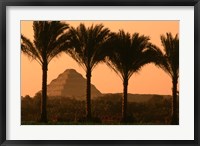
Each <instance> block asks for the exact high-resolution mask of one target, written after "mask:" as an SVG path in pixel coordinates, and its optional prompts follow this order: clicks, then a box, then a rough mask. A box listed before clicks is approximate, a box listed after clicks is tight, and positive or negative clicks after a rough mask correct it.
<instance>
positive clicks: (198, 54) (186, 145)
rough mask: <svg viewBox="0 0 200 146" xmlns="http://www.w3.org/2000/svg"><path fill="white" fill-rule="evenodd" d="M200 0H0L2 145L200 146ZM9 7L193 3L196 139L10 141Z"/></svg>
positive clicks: (0, 140)
mask: <svg viewBox="0 0 200 146" xmlns="http://www.w3.org/2000/svg"><path fill="white" fill-rule="evenodd" d="M199 1H200V0H0V144H1V145H2V146H11V145H12V146H22V145H27V146H34V145H37V146H53V145H56V146H57V145H59V146H62V145H63V146H64V145H65V146H66V145H67V146H72V145H73V146H80V145H81V146H88V145H91V146H92V145H98V146H101V145H114V146H123V145H125V146H126V145H131V146H139V145H140V146H155V145H157V146H173V145H176V146H198V145H200V135H199V132H200V126H199V123H200V116H199V113H200V108H199V107H198V105H200V100H199V99H198V98H199V97H198V96H199V93H200V90H198V86H199V83H200V78H199V76H198V73H199V72H200V67H199V65H200V51H199V50H198V49H199V47H200V29H199V26H200V2H199ZM7 6H194V126H195V127H194V140H7V139H6V7H7ZM16 132H17V131H16Z"/></svg>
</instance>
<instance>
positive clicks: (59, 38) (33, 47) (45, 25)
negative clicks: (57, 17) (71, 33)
mask: <svg viewBox="0 0 200 146" xmlns="http://www.w3.org/2000/svg"><path fill="white" fill-rule="evenodd" d="M68 28H69V26H68V24H65V23H62V22H60V21H34V22H33V30H34V40H33V42H31V40H29V39H28V38H26V37H25V36H24V35H21V50H22V52H23V53H24V54H26V55H27V56H28V57H30V58H31V59H33V60H36V61H37V62H38V63H39V64H40V65H41V66H42V99H41V117H40V121H41V122H47V109H46V104H47V71H48V64H49V62H50V61H51V60H52V59H53V58H54V57H56V56H58V55H59V54H60V53H61V51H62V50H64V49H66V48H67V45H68V41H67V39H66V35H65V30H67V29H68Z"/></svg>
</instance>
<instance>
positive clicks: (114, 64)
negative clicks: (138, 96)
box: [106, 30, 160, 122]
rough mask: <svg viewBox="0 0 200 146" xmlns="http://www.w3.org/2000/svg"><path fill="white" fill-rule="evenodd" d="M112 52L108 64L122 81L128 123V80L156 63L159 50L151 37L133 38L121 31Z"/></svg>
mask: <svg viewBox="0 0 200 146" xmlns="http://www.w3.org/2000/svg"><path fill="white" fill-rule="evenodd" d="M112 43H113V45H112V47H111V49H112V51H111V52H110V54H109V55H108V57H107V60H106V63H107V65H108V66H109V67H110V68H112V69H113V70H114V71H115V72H116V73H117V74H118V75H119V76H120V78H121V79H122V82H123V87H124V89H123V97H122V122H126V121H127V93H128V80H129V79H130V77H131V76H132V75H133V73H137V72H139V70H140V69H141V68H142V67H143V66H144V65H145V64H148V63H151V62H156V59H155V58H154V56H156V55H157V54H160V51H159V49H157V48H155V47H153V46H152V45H151V43H150V42H149V37H147V36H144V35H139V33H134V34H133V35H132V36H131V35H130V34H129V33H125V32H124V31H123V30H120V31H119V32H118V33H117V34H116V35H115V37H114V38H113V42H112Z"/></svg>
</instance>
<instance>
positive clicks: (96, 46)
mask: <svg viewBox="0 0 200 146" xmlns="http://www.w3.org/2000/svg"><path fill="white" fill-rule="evenodd" d="M109 32H110V30H109V29H108V28H105V27H104V26H103V25H102V24H98V25H92V26H90V27H88V28H87V27H86V26H85V25H84V24H82V23H81V24H80V25H79V26H78V27H77V28H74V27H71V28H70V29H69V32H68V34H69V36H70V42H71V49H69V50H68V51H67V54H69V55H70V56H71V57H72V58H73V59H74V60H75V61H77V63H78V64H79V65H80V66H81V67H82V68H83V69H84V70H85V72H86V78H87V83H86V84H87V85H86V86H87V88H86V118H87V120H91V117H92V115H91V75H92V70H93V69H94V68H95V66H96V65H97V64H98V63H99V62H101V61H102V60H104V58H105V53H104V51H105V46H106V43H107V41H108V40H109V38H110V35H109Z"/></svg>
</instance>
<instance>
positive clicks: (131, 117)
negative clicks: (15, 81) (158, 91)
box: [21, 94, 171, 125]
mask: <svg viewBox="0 0 200 146" xmlns="http://www.w3.org/2000/svg"><path fill="white" fill-rule="evenodd" d="M40 99H41V98H40V97H39V96H36V97H34V98H30V97H28V96H26V97H25V98H22V100H21V121H22V122H21V124H22V125H42V124H45V125H46V124H49V125H75V124H76V125H79V124H80V125H83V124H86V125H87V124H92V125H112V124H115V125H118V124H129V125H168V124H170V118H171V98H164V97H163V96H160V95H154V96H152V98H150V99H149V100H147V101H143V102H128V109H127V111H128V112H127V113H128V114H127V117H128V121H127V122H126V123H121V95H120V94H113V95H104V96H102V97H98V98H97V99H96V100H92V115H93V120H92V122H87V121H86V119H85V101H80V100H76V99H72V98H64V97H57V98H49V102H48V103H47V111H48V119H49V122H48V123H40V122H38V121H39V120H40V102H41V101H40Z"/></svg>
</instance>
